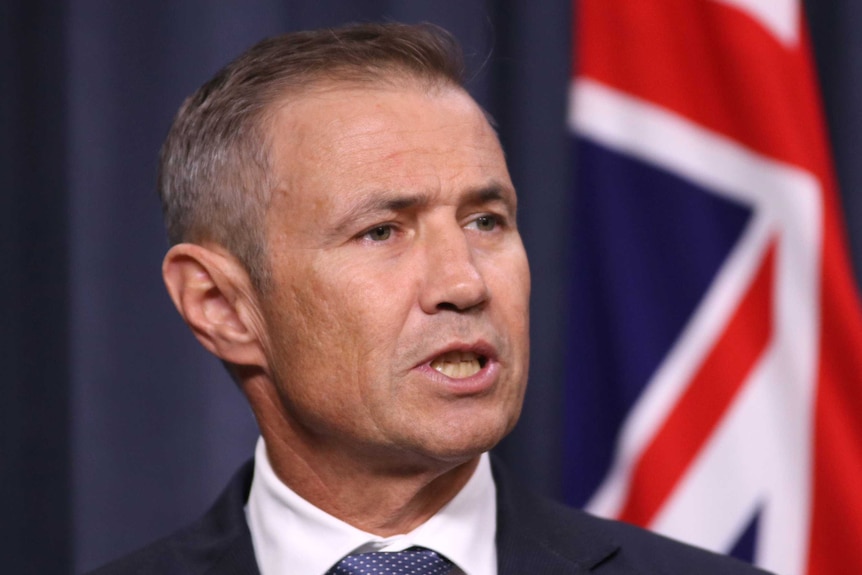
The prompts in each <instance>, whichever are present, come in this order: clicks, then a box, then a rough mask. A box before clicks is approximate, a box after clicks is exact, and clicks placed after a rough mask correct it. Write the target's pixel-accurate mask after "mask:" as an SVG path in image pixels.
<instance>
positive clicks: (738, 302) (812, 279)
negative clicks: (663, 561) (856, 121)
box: [565, 0, 862, 575]
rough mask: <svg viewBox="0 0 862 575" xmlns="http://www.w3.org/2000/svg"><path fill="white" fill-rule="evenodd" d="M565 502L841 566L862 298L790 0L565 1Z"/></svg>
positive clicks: (772, 566)
mask: <svg viewBox="0 0 862 575" xmlns="http://www.w3.org/2000/svg"><path fill="white" fill-rule="evenodd" d="M574 34H575V36H574V37H575V39H576V45H575V72H574V77H573V81H572V85H571V99H570V113H569V120H568V123H569V127H570V129H571V131H572V133H573V135H574V137H575V154H576V160H577V182H576V184H577V185H576V201H575V203H576V210H577V211H576V213H575V227H576V231H575V235H576V237H575V253H574V255H573V258H574V260H573V269H574V273H575V276H576V277H575V280H574V281H575V283H574V286H573V293H572V298H571V301H572V306H573V309H572V314H571V318H572V321H571V325H570V332H571V345H570V352H571V353H570V357H569V358H568V361H567V364H568V373H570V374H571V375H570V378H571V380H570V381H569V382H568V386H567V389H568V391H567V393H568V396H567V400H566V410H567V417H568V419H567V422H566V426H567V429H566V431H567V447H566V449H567V457H566V460H565V461H566V462H565V466H566V488H567V490H568V493H569V497H570V499H571V501H572V503H575V504H581V505H586V506H587V508H588V509H589V510H591V511H593V512H595V513H597V514H600V515H605V516H610V517H615V518H619V519H622V520H625V521H629V522H633V523H636V524H640V525H643V526H645V527H648V528H650V529H653V530H655V531H658V532H661V533H665V534H668V535H670V536H672V537H675V538H678V539H682V540H685V541H689V542H691V543H694V544H696V545H699V546H702V547H706V548H710V549H713V550H716V551H720V552H725V553H731V554H734V555H737V556H740V557H742V558H744V559H747V560H750V561H752V562H754V563H756V564H758V565H761V566H763V567H765V568H767V569H769V570H772V571H774V572H776V573H779V574H782V575H803V574H805V575H827V574H829V575H835V574H841V573H848V574H851V573H852V574H859V573H862V310H860V306H859V301H858V296H857V291H856V287H855V284H854V282H853V279H852V275H851V271H850V265H849V261H848V257H847V248H846V243H845V237H844V227H843V220H842V215H841V208H840V205H839V201H838V196H837V190H836V183H835V179H834V176H833V172H832V167H831V160H830V153H829V147H828V144H827V139H826V134H825V124H824V120H823V116H822V111H821V103H820V99H819V95H818V90H817V81H816V76H815V73H814V68H813V62H812V56H811V49H810V42H809V38H808V35H807V30H806V26H805V18H804V12H803V8H802V5H801V0H581V1H580V2H577V3H576V11H575V30H574Z"/></svg>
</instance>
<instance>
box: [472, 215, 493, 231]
mask: <svg viewBox="0 0 862 575" xmlns="http://www.w3.org/2000/svg"><path fill="white" fill-rule="evenodd" d="M499 223H500V221H499V218H498V217H497V216H492V215H490V214H487V215H484V216H479V217H478V218H476V219H475V220H473V221H472V222H470V225H471V226H474V227H475V228H476V229H477V230H479V231H480V232H490V231H493V230H494V229H496V227H497V224H499Z"/></svg>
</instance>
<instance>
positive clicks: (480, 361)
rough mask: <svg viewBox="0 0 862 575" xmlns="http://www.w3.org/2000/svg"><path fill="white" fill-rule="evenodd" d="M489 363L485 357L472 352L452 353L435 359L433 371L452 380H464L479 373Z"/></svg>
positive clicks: (432, 365)
mask: <svg viewBox="0 0 862 575" xmlns="http://www.w3.org/2000/svg"><path fill="white" fill-rule="evenodd" d="M487 363H488V358H487V357H486V356H484V355H481V354H478V353H475V352H472V351H450V352H446V353H444V354H443V355H440V356H438V357H436V358H434V359H433V360H432V361H431V363H430V365H431V369H433V370H435V371H437V372H438V373H441V374H443V375H445V376H446V377H449V378H451V379H464V378H467V377H471V376H473V375H476V374H477V373H479V372H480V371H481V370H482V368H483V367H485V365H486V364H487Z"/></svg>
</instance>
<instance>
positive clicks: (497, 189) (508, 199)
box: [334, 182, 515, 230]
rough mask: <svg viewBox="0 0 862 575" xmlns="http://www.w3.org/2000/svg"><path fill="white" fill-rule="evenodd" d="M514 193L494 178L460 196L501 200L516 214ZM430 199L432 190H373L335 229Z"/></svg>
mask: <svg viewBox="0 0 862 575" xmlns="http://www.w3.org/2000/svg"><path fill="white" fill-rule="evenodd" d="M514 197H515V193H514V190H512V189H510V188H509V187H508V186H504V185H503V184H501V183H499V182H491V183H489V184H487V185H484V186H481V187H477V188H474V189H470V190H467V191H466V192H465V193H464V194H463V196H462V197H461V198H460V199H459V203H461V204H463V205H482V204H489V203H493V202H502V203H503V204H505V205H506V207H507V208H508V209H509V210H510V211H511V212H512V215H513V216H514V214H515V201H514ZM429 201H430V194H427V193H417V194H401V193H397V192H382V193H380V194H374V195H372V196H371V197H369V198H366V199H365V200H363V201H361V202H359V203H358V204H356V205H355V206H352V207H351V208H350V209H349V210H348V211H347V212H346V213H345V214H344V215H342V216H341V217H340V218H339V220H338V223H337V224H336V226H335V228H334V229H336V230H341V229H344V228H345V227H346V226H347V225H349V224H350V223H351V222H354V221H356V220H358V219H361V218H365V217H367V216H369V215H371V214H378V213H388V212H403V211H405V210H410V209H414V208H419V207H422V206H425V205H427V204H428V203H429Z"/></svg>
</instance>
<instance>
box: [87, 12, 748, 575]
mask: <svg viewBox="0 0 862 575" xmlns="http://www.w3.org/2000/svg"><path fill="white" fill-rule="evenodd" d="M159 188H160V193H161V196H162V200H163V205H164V210H165V216H166V221H167V227H168V231H169V235H170V238H171V240H172V243H173V247H172V248H171V249H170V251H169V252H168V254H167V255H166V257H165V260H164V266H163V273H164V279H165V283H166V285H167V288H168V291H169V292H170V295H171V297H172V299H173V301H174V303H175V304H176V306H177V309H178V310H179V312H180V314H181V315H182V316H183V318H184V319H185V320H186V322H187V323H188V325H189V327H190V328H191V330H192V331H193V333H194V334H195V336H196V337H197V338H198V340H199V341H200V342H201V344H203V345H204V347H206V348H207V349H208V350H209V351H211V352H212V353H213V354H215V355H216V356H217V357H219V358H220V359H221V360H222V361H223V362H224V363H225V365H226V366H227V367H228V369H229V370H230V372H231V374H232V375H233V377H234V379H235V380H236V381H237V383H238V384H239V386H240V387H241V389H242V391H243V393H244V394H245V395H246V397H247V398H248V401H249V403H250V405H251V407H252V410H253V411H254V414H255V416H256V418H257V421H258V424H259V426H260V430H261V440H260V442H259V444H258V447H257V450H256V454H255V459H254V463H253V464H249V465H248V466H246V468H244V469H243V470H242V471H241V472H240V473H239V474H238V476H237V477H236V478H235V480H234V481H233V483H232V484H231V486H229V487H228V489H227V491H226V492H225V494H224V495H223V496H222V497H221V498H220V500H219V501H218V502H217V503H216V504H215V506H214V507H213V509H212V510H210V512H209V513H208V514H207V515H206V516H205V517H204V518H202V519H201V520H200V521H199V522H198V523H196V524H194V525H192V526H191V527H189V528H187V529H185V530H183V531H180V532H178V533H177V534H175V535H173V536H171V537H168V538H167V539H164V540H162V541H161V542H157V543H155V544H154V545H152V546H150V547H148V548H146V549H144V550H142V551H140V552H138V553H137V554H135V555H132V556H130V557H129V558H126V559H122V560H120V561H119V562H116V563H115V564H113V565H110V566H108V567H106V568H104V570H102V571H100V572H99V573H103V574H111V573H160V574H171V573H213V574H217V573H262V574H263V575H275V574H281V573H298V574H318V575H322V574H324V573H390V572H391V573H397V572H405V573H449V572H452V573H461V572H463V573H467V574H470V575H492V574H494V573H584V572H588V571H595V572H596V573H605V574H615V573H620V574H622V573H699V574H711V573H716V574H718V573H749V572H754V570H753V569H751V568H749V567H746V566H744V565H742V564H739V563H737V562H735V561H733V560H730V559H727V558H723V557H719V556H715V555H711V554H708V553H706V552H703V551H698V550H695V549H693V548H690V547H686V546H683V545H681V544H678V543H673V542H670V541H668V540H665V539H661V538H659V537H657V536H655V535H652V534H648V533H647V532H645V531H641V530H639V529H636V528H633V527H630V526H625V525H622V524H617V523H612V522H605V521H602V520H598V519H595V518H591V517H588V516H586V515H584V514H582V513H580V512H576V511H573V510H569V509H566V508H563V507H562V506H558V505H556V504H554V503H551V502H547V501H544V500H541V499H538V498H535V497H533V496H532V495H529V494H527V493H525V492H522V491H521V490H520V489H519V488H518V487H516V486H514V485H512V484H511V481H510V480H509V479H507V478H506V476H505V473H504V472H503V471H502V470H501V469H499V466H498V465H497V464H496V463H495V464H493V465H492V463H491V461H490V459H489V457H488V455H487V451H488V450H489V449H490V448H492V447H493V446H494V445H495V444H496V443H497V442H498V441H500V439H502V438H503V437H504V436H505V435H506V434H507V433H508V432H509V431H510V430H511V429H512V427H513V426H514V425H515V422H516V421H517V418H518V415H519V413H520V409H521V402H522V399H523V395H524V390H525V386H526V379H527V365H528V359H529V357H528V356H529V351H528V350H529V342H528V299H529V291H530V276H529V269H528V266H527V258H526V254H525V252H524V248H523V245H522V243H521V238H520V236H519V233H518V230H517V226H516V205H517V199H516V195H515V190H514V188H513V186H512V182H511V180H510V178H509V174H508V171H507V168H506V163H505V160H504V157H503V153H502V150H501V148H500V145H499V142H498V140H497V137H496V134H495V132H494V130H493V128H492V127H491V126H490V124H489V122H488V120H487V118H486V116H485V114H484V113H483V111H482V110H481V109H480V108H479V106H478V105H477V104H476V103H475V102H474V101H473V100H472V98H471V97H470V96H469V95H468V94H467V93H466V91H465V90H464V88H463V87H462V85H461V60H460V52H459V49H458V47H457V45H456V43H455V42H454V40H453V39H452V38H451V36H449V35H448V34H447V33H445V32H443V31H442V30H439V29H437V28H434V27H432V26H428V25H423V26H405V25H399V24H387V25H361V26H349V27H345V28H340V29H335V30H323V31H316V32H306V33H298V34H292V35H287V36H283V37H279V38H274V39H271V40H267V41H264V42H262V43H260V44H258V45H257V46H255V47H253V48H251V49H250V50H249V51H248V52H246V53H245V54H243V55H242V56H240V58H239V59H238V60H236V61H235V62H233V63H232V64H230V65H229V66H227V67H226V68H225V69H224V70H222V71H221V72H220V73H219V74H217V75H216V76H215V77H214V78H213V79H212V80H211V81H210V82H208V83H207V84H206V85H205V86H203V87H202V88H201V89H200V90H199V91H198V92H197V93H195V94H194V95H193V96H191V97H190V98H189V99H188V100H187V101H186V103H185V104H184V105H183V107H182V109H181V110H180V112H179V114H178V116H177V118H176V120H175V122H174V125H173V127H172V128H171V131H170V134H169V136H168V138H167V141H166V143H165V146H164V149H163V151H162V157H161V174H160V181H159ZM492 468H493V469H492ZM398 568H401V569H404V571H397V569H398ZM393 569H395V570H393Z"/></svg>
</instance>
